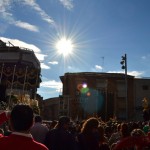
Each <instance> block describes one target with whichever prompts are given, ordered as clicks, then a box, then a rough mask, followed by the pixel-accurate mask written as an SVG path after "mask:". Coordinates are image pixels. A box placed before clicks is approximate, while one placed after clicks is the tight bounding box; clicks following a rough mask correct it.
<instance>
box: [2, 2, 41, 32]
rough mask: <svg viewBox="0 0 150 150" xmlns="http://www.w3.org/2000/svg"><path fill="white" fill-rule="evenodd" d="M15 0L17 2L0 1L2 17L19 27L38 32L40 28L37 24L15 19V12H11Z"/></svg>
mask: <svg viewBox="0 0 150 150" xmlns="http://www.w3.org/2000/svg"><path fill="white" fill-rule="evenodd" d="M13 2H15V0H14V1H13V0H1V1H0V15H1V17H2V18H3V19H4V20H6V21H7V22H8V23H9V24H11V25H15V26H17V27H20V28H23V29H26V30H29V31H33V32H38V31H39V30H38V27H37V26H35V25H32V24H30V23H27V22H23V21H20V20H16V19H14V16H13V14H12V13H10V10H11V7H12V4H13Z"/></svg>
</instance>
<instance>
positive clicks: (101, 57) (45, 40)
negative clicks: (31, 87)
mask: <svg viewBox="0 0 150 150" xmlns="http://www.w3.org/2000/svg"><path fill="white" fill-rule="evenodd" d="M149 8H150V1H149V0H44V1H43V0H1V1H0V16H1V17H0V39H1V40H3V41H5V42H8V41H9V42H11V43H12V44H13V45H15V46H21V47H26V48H30V49H32V50H33V51H35V54H36V56H37V58H38V59H39V60H40V62H41V68H42V72H41V75H42V81H43V82H42V83H41V84H40V88H39V89H38V93H39V94H40V95H41V96H42V97H43V98H44V99H46V98H50V97H57V96H58V95H59V92H60V90H61V87H62V84H61V81H60V78H59V76H62V75H64V73H65V72H116V73H121V72H124V70H122V69H121V65H120V61H121V56H122V55H124V54H125V53H126V54H127V64H128V74H130V75H134V76H135V77H150V65H149V64H150V9H149ZM62 38H65V39H66V40H70V41H71V43H72V53H70V54H69V55H67V56H65V57H64V56H63V54H60V53H59V52H58V50H57V48H56V43H57V42H58V41H60V40H61V39H62Z"/></svg>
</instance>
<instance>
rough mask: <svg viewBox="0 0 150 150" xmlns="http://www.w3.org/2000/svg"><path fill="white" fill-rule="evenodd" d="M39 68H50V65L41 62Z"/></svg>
mask: <svg viewBox="0 0 150 150" xmlns="http://www.w3.org/2000/svg"><path fill="white" fill-rule="evenodd" d="M41 68H42V69H50V67H49V66H47V65H46V64H44V63H41Z"/></svg>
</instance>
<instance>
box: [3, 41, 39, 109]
mask: <svg viewBox="0 0 150 150" xmlns="http://www.w3.org/2000/svg"><path fill="white" fill-rule="evenodd" d="M40 83H41V67H40V62H39V60H38V59H37V57H36V56H35V54H34V52H33V50H30V49H26V48H21V47H18V46H14V45H12V44H11V43H9V45H7V44H6V43H5V42H3V41H1V40H0V95H1V98H0V101H4V102H8V103H9V105H10V106H11V105H12V102H13V100H14V99H12V96H15V97H17V99H18V100H19V101H20V103H22V100H26V102H27V101H28V98H29V99H32V100H34V99H36V98H37V97H38V98H39V99H40V97H39V96H37V93H36V92H37V88H39V85H40ZM41 99H42V98H41ZM35 102H36V101H35ZM28 103H30V102H28Z"/></svg>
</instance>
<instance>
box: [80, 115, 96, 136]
mask: <svg viewBox="0 0 150 150" xmlns="http://www.w3.org/2000/svg"><path fill="white" fill-rule="evenodd" d="M98 126H99V120H98V119H97V118H95V117H91V118H89V119H87V120H86V121H85V122H84V123H83V125H82V129H81V132H82V133H84V134H87V135H88V134H91V133H92V132H96V131H97V130H98Z"/></svg>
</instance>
